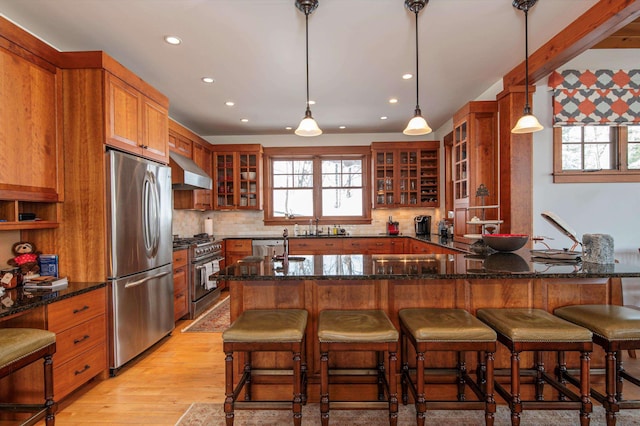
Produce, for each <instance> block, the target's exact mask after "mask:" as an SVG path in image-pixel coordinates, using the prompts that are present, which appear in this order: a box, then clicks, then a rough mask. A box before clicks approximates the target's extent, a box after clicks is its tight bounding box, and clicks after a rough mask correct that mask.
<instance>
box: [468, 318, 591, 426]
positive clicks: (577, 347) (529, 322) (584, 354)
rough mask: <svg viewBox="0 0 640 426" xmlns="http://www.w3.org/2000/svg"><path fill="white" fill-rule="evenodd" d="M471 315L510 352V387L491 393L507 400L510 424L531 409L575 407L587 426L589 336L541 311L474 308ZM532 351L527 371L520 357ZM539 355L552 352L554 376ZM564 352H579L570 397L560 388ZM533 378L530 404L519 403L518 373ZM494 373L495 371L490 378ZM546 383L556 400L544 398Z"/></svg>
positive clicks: (497, 386)
mask: <svg viewBox="0 0 640 426" xmlns="http://www.w3.org/2000/svg"><path fill="white" fill-rule="evenodd" d="M476 315H477V317H478V318H479V319H481V320H482V321H484V322H485V323H487V324H488V325H489V326H490V327H491V328H493V329H494V330H495V331H496V333H498V340H499V341H500V343H502V344H503V345H505V346H506V347H507V348H508V349H509V350H510V351H511V371H510V384H511V389H510V391H507V390H506V389H505V388H504V387H503V386H502V385H501V384H500V383H498V382H497V381H496V382H495V389H496V391H497V392H498V393H499V394H500V395H501V396H502V397H503V398H504V399H505V400H506V401H507V403H508V404H509V408H510V409H511V424H512V425H514V426H517V425H519V424H520V415H521V413H522V410H523V409H525V408H532V409H579V410H580V424H581V425H582V426H587V425H588V424H589V421H590V418H589V416H590V413H591V411H592V404H591V400H590V399H589V387H590V380H589V372H590V370H589V368H590V362H589V356H590V353H591V350H592V348H593V343H592V341H591V338H592V333H591V331H589V330H587V329H586V328H584V327H580V326H578V325H576V324H573V323H571V322H569V321H565V320H563V319H561V318H558V317H556V316H554V315H552V314H550V313H549V312H546V311H544V310H541V309H530V308H503V309H478V311H477V313H476ZM523 351H533V352H534V353H535V354H534V357H535V365H534V368H532V369H521V368H520V353H521V352H523ZM542 351H554V352H557V353H558V368H557V370H556V374H557V376H556V377H553V376H551V375H549V374H548V373H546V372H545V370H544V363H543V362H542ZM565 351H577V352H579V353H580V380H579V382H578V383H577V386H578V388H579V390H580V395H576V394H575V393H574V392H573V391H572V390H571V389H570V388H568V387H567V386H566V380H567V379H566V376H567V374H566V373H567V369H566V362H565V358H564V353H565ZM521 373H522V374H528V375H532V376H533V377H534V383H535V388H536V389H535V397H536V399H535V401H534V400H526V401H523V400H521V398H520V384H521V383H520V375H521ZM497 374H498V370H496V375H497ZM545 383H549V384H551V385H552V386H553V388H555V389H556V390H557V391H558V392H559V394H560V396H559V399H558V400H557V401H555V400H554V401H552V400H545V399H544V384H545Z"/></svg>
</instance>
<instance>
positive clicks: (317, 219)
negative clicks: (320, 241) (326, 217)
mask: <svg viewBox="0 0 640 426" xmlns="http://www.w3.org/2000/svg"><path fill="white" fill-rule="evenodd" d="M318 222H320V218H319V217H316V235H318Z"/></svg>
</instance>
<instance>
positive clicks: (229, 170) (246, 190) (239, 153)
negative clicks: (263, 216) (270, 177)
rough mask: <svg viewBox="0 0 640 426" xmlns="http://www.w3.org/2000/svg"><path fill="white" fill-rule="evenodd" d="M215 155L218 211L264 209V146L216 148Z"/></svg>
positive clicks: (220, 146)
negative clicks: (262, 174) (262, 178)
mask: <svg viewBox="0 0 640 426" xmlns="http://www.w3.org/2000/svg"><path fill="white" fill-rule="evenodd" d="M213 152H214V168H215V170H214V175H215V177H214V179H215V188H214V190H215V191H216V194H215V197H214V200H215V209H219V210H231V209H238V210H260V209H262V202H261V196H260V194H261V191H262V184H261V173H262V146H260V145H258V144H247V145H213Z"/></svg>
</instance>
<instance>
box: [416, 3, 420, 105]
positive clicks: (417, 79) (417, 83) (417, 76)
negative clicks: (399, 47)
mask: <svg viewBox="0 0 640 426" xmlns="http://www.w3.org/2000/svg"><path fill="white" fill-rule="evenodd" d="M418 12H419V11H418V10H416V12H415V15H416V111H419V110H420V102H419V97H418V93H419V90H418V86H419V84H420V77H419V75H420V73H419V72H418Z"/></svg>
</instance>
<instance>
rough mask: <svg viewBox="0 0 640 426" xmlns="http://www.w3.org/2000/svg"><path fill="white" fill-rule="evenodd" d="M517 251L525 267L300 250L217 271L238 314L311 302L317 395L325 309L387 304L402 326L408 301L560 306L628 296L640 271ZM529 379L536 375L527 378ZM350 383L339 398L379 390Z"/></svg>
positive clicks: (259, 388)
mask: <svg viewBox="0 0 640 426" xmlns="http://www.w3.org/2000/svg"><path fill="white" fill-rule="evenodd" d="M513 255H514V256H518V257H519V258H520V259H521V260H522V262H524V263H519V267H518V270H517V271H516V272H510V271H509V270H508V269H506V268H508V267H509V262H506V263H505V264H504V265H502V266H503V267H504V268H502V270H499V271H496V270H495V268H496V266H495V264H493V265H492V268H494V269H491V270H486V269H483V265H484V264H485V263H486V262H480V261H479V260H478V259H476V258H474V256H470V255H464V254H460V255H450V254H432V255H308V256H305V255H296V256H295V257H294V258H293V260H289V262H288V264H287V263H285V264H284V265H283V262H282V261H275V262H274V261H272V260H271V259H269V258H257V257H247V258H245V259H243V260H240V261H239V262H237V263H235V264H234V265H231V266H229V267H227V268H225V269H224V270H223V271H221V276H219V277H218V279H224V280H226V281H227V282H228V285H229V292H230V296H231V320H232V321H233V320H235V319H236V318H237V317H238V316H239V315H240V314H241V313H242V312H244V311H245V310H248V309H274V308H282V309H291V308H295V309H306V310H307V311H308V312H309V323H308V327H307V339H306V345H307V348H306V349H307V362H308V380H309V391H308V395H309V401H312V402H318V398H319V386H320V359H319V357H320V351H319V343H318V338H317V331H316V330H317V327H318V315H319V313H320V312H321V311H322V310H326V309H381V310H383V311H385V312H386V313H387V314H388V315H389V317H390V318H391V320H392V322H393V323H394V325H395V326H396V327H397V328H398V329H399V327H400V324H399V320H398V312H399V311H400V310H401V309H404V308H462V309H465V310H467V311H468V312H470V313H471V314H473V315H475V313H476V311H477V310H478V309H480V308H502V307H509V308H514V307H530V308H540V309H544V310H546V311H548V312H553V310H554V309H555V308H558V307H561V306H567V305H575V304H603V303H605V304H622V280H621V279H622V278H624V277H638V276H640V264H637V265H623V264H615V265H610V266H609V265H606V267H605V268H600V267H597V266H594V267H593V268H591V269H589V268H587V267H584V266H583V265H580V264H571V265H569V264H564V265H552V266H550V265H546V264H537V263H535V262H532V261H531V260H530V259H529V258H528V257H527V256H526V255H522V254H513ZM509 260H510V261H512V260H513V259H509ZM400 350H402V348H401V349H400ZM409 351H410V353H408V355H409V356H408V359H409V360H415V353H414V352H412V350H411V349H410V350H409ZM398 357H400V354H398ZM591 359H592V367H594V368H602V367H603V365H600V360H603V359H604V355H603V353H602V351H601V349H600V348H596V349H594V353H593V354H592V357H591ZM567 360H568V366H569V367H570V368H572V367H575V366H577V365H578V362H579V359H578V358H577V357H576V356H574V354H567ZM375 361H376V360H375V354H374V353H366V352H365V353H349V354H340V355H339V356H336V357H335V358H332V360H331V362H332V363H333V364H334V365H335V366H338V367H340V366H341V365H343V364H344V366H351V367H353V366H361V367H367V368H368V367H373V366H375ZM544 361H545V365H548V366H549V367H550V368H551V366H553V365H554V363H555V354H554V353H551V352H550V353H544ZM237 362H239V363H240V362H243V360H238V361H237ZM253 362H254V363H255V365H257V366H260V367H261V368H268V367H269V366H282V365H287V362H289V361H288V360H287V359H286V357H282V356H280V355H279V354H275V353H274V354H261V355H256V356H255V357H254V358H253ZM476 362H477V361H476V359H475V354H474V353H467V354H466V363H467V368H468V370H469V371H471V372H473V371H474V370H475V367H476ZM521 362H522V365H527V366H528V365H532V364H533V357H532V354H528V353H527V354H523V355H522V360H521ZM238 365H241V364H238ZM334 365H332V368H334ZM455 365H456V356H455V353H450V352H439V353H435V354H430V356H429V358H428V359H427V360H426V362H425V366H426V368H430V367H435V366H438V367H443V366H444V367H447V368H453V367H455ZM509 366H510V353H509V352H508V351H507V350H506V348H505V347H503V346H501V345H498V351H497V353H496V360H495V368H496V369H501V368H508V367H509ZM396 374H398V375H399V374H400V371H396ZM594 376H595V375H594ZM505 379H506V377H505ZM332 380H335V381H339V380H342V381H344V382H347V383H352V382H353V381H354V380H356V379H355V378H353V377H348V376H345V377H340V378H337V377H336V378H332ZM499 380H501V378H499ZM593 380H594V381H597V380H599V379H597V378H595V377H594V378H593ZM398 383H399V381H398ZM523 383H530V382H526V380H525V379H523ZM253 384H254V385H255V387H253V388H252V389H253V390H252V392H253V394H254V395H255V396H256V397H259V395H264V394H265V393H269V392H276V393H278V392H279V391H280V389H286V388H284V387H283V386H277V385H276V386H274V384H273V382H270V383H265V382H263V381H261V380H260V378H259V377H256V378H255V381H254V382H253ZM443 386H444V387H445V392H448V391H451V392H455V388H456V386H455V384H454V383H449V384H443ZM530 387H532V386H530ZM342 388H345V389H351V388H353V387H352V386H346V387H339V386H334V388H332V389H333V390H332V392H337V393H338V396H339V398H340V399H346V400H349V398H350V396H351V397H353V398H354V399H356V400H357V399H358V393H360V392H372V393H375V389H376V386H375V384H373V383H371V384H367V383H363V384H362V386H358V387H356V389H357V390H355V391H354V390H350V391H343V390H342ZM349 392H351V393H350V394H349ZM342 393H345V394H342ZM283 396H284V397H286V395H283Z"/></svg>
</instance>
